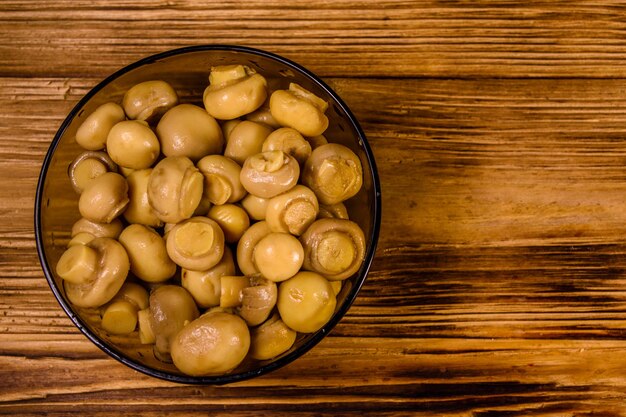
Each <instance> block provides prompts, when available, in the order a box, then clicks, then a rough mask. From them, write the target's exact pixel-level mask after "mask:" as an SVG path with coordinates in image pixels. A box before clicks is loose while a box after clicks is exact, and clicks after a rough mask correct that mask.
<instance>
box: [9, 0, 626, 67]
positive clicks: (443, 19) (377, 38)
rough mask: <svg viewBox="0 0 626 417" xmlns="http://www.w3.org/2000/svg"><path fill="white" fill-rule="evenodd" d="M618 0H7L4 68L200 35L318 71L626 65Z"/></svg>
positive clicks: (134, 50) (102, 60) (121, 52)
mask: <svg viewBox="0 0 626 417" xmlns="http://www.w3.org/2000/svg"><path fill="white" fill-rule="evenodd" d="M625 6H626V5H624V3H623V2H621V1H601V0H577V1H569V0H568V1H563V0H559V1H546V0H543V1H525V2H518V1H511V0H497V1H488V2H477V1H463V0H448V1H436V0H419V1H394V0H384V1H380V0H376V1H372V0H369V1H368V0H365V1H362V0H313V1H309V0H307V1H303V0H298V1H291V2H288V4H285V3H282V2H272V1H269V2H267V1H263V0H256V1H254V0H253V1H245V2H242V1H228V0H226V1H201V2H196V1H189V0H148V1H140V2H133V1H128V0H115V1H87V0H79V1H74V0H60V1H56V2H42V3H40V2H33V1H32V0H18V1H15V0H4V1H3V2H2V4H0V75H6V76H20V75H24V74H28V75H30V76H43V77H45V76H48V75H49V74H50V73H51V72H52V73H53V74H58V75H64V76H84V75H87V74H95V75H97V76H99V77H104V76H106V75H108V74H109V73H111V72H112V71H114V70H117V69H119V68H120V66H123V65H124V64H127V63H130V62H133V61H135V60H137V59H139V58H142V57H144V56H146V55H150V54H153V53H157V52H161V51H163V50H167V49H172V48H176V47H181V46H187V45H192V44H205V43H225V44H242V45H247V46H252V47H258V48H261V49H267V50H269V51H271V52H275V53H278V54H283V55H284V56H286V57H288V58H291V59H294V60H296V61H298V62H300V63H301V64H302V65H304V66H306V67H307V68H309V69H311V70H312V71H314V72H316V73H318V74H319V75H321V76H325V77H329V76H359V77H380V76H384V77H397V76H401V77H449V76H455V77H481V78H482V77H546V76H547V77H568V78H569V77H585V78H587V77H594V78H605V77H624V76H625V75H626V59H625V58H626V40H625V39H624V36H623V32H624V30H625V28H626V26H625V25H626V23H625V22H624V20H623V15H624V13H625V12H626V8H625Z"/></svg>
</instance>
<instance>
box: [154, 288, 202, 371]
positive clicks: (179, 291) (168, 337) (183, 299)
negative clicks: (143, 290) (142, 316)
mask: <svg viewBox="0 0 626 417" xmlns="http://www.w3.org/2000/svg"><path fill="white" fill-rule="evenodd" d="M198 316H199V312H198V307H197V306H196V303H195V302H194V300H193V298H192V297H191V295H189V292H187V290H185V289H184V288H183V287H179V286H178V285H163V286H161V287H158V288H157V289H155V290H153V291H152V293H151V294H150V307H149V326H150V331H151V332H152V333H153V334H154V336H155V346H154V351H155V354H156V355H158V356H159V358H161V359H162V360H164V361H169V359H170V356H169V354H170V350H171V343H172V339H173V338H175V337H176V335H177V334H178V332H180V331H181V329H183V328H184V327H185V326H186V325H188V324H189V323H191V322H192V321H193V320H195V319H196V318H198Z"/></svg>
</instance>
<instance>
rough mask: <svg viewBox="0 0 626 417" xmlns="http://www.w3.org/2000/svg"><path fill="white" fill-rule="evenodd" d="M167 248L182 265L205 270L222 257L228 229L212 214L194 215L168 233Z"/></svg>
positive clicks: (173, 258) (170, 255) (178, 263)
mask: <svg viewBox="0 0 626 417" xmlns="http://www.w3.org/2000/svg"><path fill="white" fill-rule="evenodd" d="M166 248H167V254H168V255H169V257H170V258H171V259H172V260H173V261H174V262H175V263H176V264H177V265H180V266H181V267H182V268H186V269H191V270H194V271H205V270H207V269H210V268H212V267H214V266H215V265H217V263H218V262H219V261H220V260H221V259H222V256H223V254H224V232H222V229H221V228H220V227H219V225H218V224H217V223H216V222H215V221H213V220H211V219H209V218H208V217H203V216H197V217H192V218H191V219H188V220H185V221H183V222H180V223H178V224H176V225H175V226H174V227H173V228H172V230H170V231H169V232H168V233H167V237H166Z"/></svg>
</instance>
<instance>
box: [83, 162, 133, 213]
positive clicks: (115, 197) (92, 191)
mask: <svg viewBox="0 0 626 417" xmlns="http://www.w3.org/2000/svg"><path fill="white" fill-rule="evenodd" d="M128 202H129V199H128V183H127V182H126V178H124V177H123V176H121V175H120V174H116V173H115V172H105V173H104V174H102V175H100V176H99V177H97V178H95V179H94V180H93V181H91V182H90V183H89V185H88V186H87V188H85V189H84V190H83V192H82V193H81V195H80V198H79V199H78V211H79V212H80V214H81V216H83V217H84V218H86V219H89V220H91V221H93V222H97V223H110V222H111V221H113V220H114V219H115V218H116V217H117V216H119V215H120V214H122V212H123V211H124V209H125V208H126V206H127V205H128Z"/></svg>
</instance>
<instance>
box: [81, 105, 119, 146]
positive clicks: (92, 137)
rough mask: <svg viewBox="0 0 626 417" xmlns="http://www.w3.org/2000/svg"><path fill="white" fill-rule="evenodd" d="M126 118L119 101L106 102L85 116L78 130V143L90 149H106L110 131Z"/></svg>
mask: <svg viewBox="0 0 626 417" xmlns="http://www.w3.org/2000/svg"><path fill="white" fill-rule="evenodd" d="M125 118H126V115H125V114H124V109H122V107H121V106H120V105H119V104H117V103H104V104H102V105H101V106H99V107H98V108H97V109H96V110H94V111H93V112H92V113H91V114H89V116H87V117H86V118H85V120H84V121H83V123H82V124H81V125H80V126H79V127H78V130H77V131H76V136H75V139H76V143H78V144H79V145H80V146H81V147H82V148H84V149H87V150H90V151H99V150H101V149H104V147H105V145H106V141H107V136H108V135H109V131H110V130H111V128H112V127H113V126H114V125H115V124H116V123H119V122H121V121H122V120H124V119H125Z"/></svg>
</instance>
